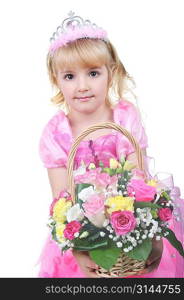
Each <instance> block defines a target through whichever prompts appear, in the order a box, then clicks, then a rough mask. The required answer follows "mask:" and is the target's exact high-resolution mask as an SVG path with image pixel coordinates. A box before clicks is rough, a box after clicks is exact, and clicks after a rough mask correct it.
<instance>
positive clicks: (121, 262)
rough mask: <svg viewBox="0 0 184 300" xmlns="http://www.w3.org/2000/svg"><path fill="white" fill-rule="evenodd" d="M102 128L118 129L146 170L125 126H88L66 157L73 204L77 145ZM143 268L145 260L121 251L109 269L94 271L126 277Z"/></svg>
mask: <svg viewBox="0 0 184 300" xmlns="http://www.w3.org/2000/svg"><path fill="white" fill-rule="evenodd" d="M104 128H111V129H114V130H116V131H119V132H120V133H122V134H123V135H125V136H126V137H127V138H128V140H129V141H130V143H131V144H132V145H133V147H134V149H135V153H136V156H137V162H138V167H139V169H140V170H141V171H143V172H144V173H145V176H146V172H145V169H144V160H143V155H142V152H141V149H140V147H139V144H138V142H137V141H136V140H135V138H134V137H133V136H132V135H131V134H130V133H129V131H127V130H126V129H125V128H123V127H121V126H119V125H117V124H115V123H112V122H106V123H101V124H97V125H94V126H91V127H89V128H88V129H86V130H85V131H83V132H82V133H81V134H80V135H79V136H78V137H77V138H76V140H75V142H74V144H73V145H72V148H71V150H70V153H69V157H68V164H67V178H68V187H69V191H70V193H71V195H72V201H73V204H75V185H74V179H73V168H74V157H75V154H76V151H77V147H78V145H79V144H80V142H81V141H82V140H83V138H85V137H86V136H87V135H88V134H90V133H91V132H94V131H96V130H99V129H104ZM144 268H145V261H138V260H135V259H131V258H129V257H128V256H127V255H126V254H125V253H124V252H123V251H122V252H121V254H120V256H119V257H118V259H117V262H116V264H115V265H114V266H113V267H112V268H111V269H110V270H108V271H107V270H105V269H103V268H102V267H100V266H99V269H98V270H96V273H97V274H98V276H99V277H127V276H133V275H138V274H140V273H143V272H144V271H143V270H144Z"/></svg>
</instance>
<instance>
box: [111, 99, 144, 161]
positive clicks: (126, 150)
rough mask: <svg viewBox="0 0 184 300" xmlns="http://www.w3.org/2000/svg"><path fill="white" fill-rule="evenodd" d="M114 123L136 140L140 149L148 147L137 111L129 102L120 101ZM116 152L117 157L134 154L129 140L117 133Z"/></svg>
mask: <svg viewBox="0 0 184 300" xmlns="http://www.w3.org/2000/svg"><path fill="white" fill-rule="evenodd" d="M115 121H116V123H118V124H119V125H121V126H122V127H124V128H126V129H127V130H128V131H129V132H130V133H131V134H132V135H133V136H134V137H135V139H136V140H137V142H138V143H139V145H140V147H141V148H147V147H148V139H147V136H146V133H145V130H144V127H143V125H142V122H141V117H140V113H139V111H138V109H137V108H136V107H135V106H134V105H133V104H132V103H130V102H128V101H126V100H121V101H120V102H119V103H118V105H117V107H116V109H115ZM117 152H118V153H119V155H121V154H122V155H129V154H131V153H133V152H135V149H134V147H133V146H132V144H131V143H130V142H129V140H128V139H127V138H126V137H125V136H123V135H122V134H119V133H118V143H117Z"/></svg>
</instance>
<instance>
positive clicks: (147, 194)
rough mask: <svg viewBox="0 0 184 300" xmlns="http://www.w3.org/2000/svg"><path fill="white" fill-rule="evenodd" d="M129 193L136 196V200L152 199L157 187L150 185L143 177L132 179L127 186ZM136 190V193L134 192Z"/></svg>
mask: <svg viewBox="0 0 184 300" xmlns="http://www.w3.org/2000/svg"><path fill="white" fill-rule="evenodd" d="M127 191H128V195H129V196H130V197H132V196H135V199H136V201H145V202H147V201H151V200H153V199H154V196H155V194H156V188H155V187H154V186H150V185H148V184H146V183H145V182H144V180H142V179H132V180H131V181H130V183H129V185H128V187H127ZM133 192H135V195H134V193H133Z"/></svg>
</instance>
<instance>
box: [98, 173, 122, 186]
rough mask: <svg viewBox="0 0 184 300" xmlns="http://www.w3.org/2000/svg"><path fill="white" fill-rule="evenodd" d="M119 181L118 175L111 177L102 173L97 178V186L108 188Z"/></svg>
mask: <svg viewBox="0 0 184 300" xmlns="http://www.w3.org/2000/svg"><path fill="white" fill-rule="evenodd" d="M117 181H118V178H117V176H116V175H115V176H110V175H109V174H107V173H100V174H98V175H97V177H96V182H95V184H96V185H101V186H104V187H106V186H107V185H113V184H114V183H116V182H117Z"/></svg>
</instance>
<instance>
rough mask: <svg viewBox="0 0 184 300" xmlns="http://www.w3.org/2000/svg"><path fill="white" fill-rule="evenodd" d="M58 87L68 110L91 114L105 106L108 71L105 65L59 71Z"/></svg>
mask: <svg viewBox="0 0 184 300" xmlns="http://www.w3.org/2000/svg"><path fill="white" fill-rule="evenodd" d="M57 82H58V87H59V89H60V90H61V92H62V93H63V96H64V98H65V101H66V103H67V104H68V105H69V107H70V109H72V110H75V111H78V112H85V113H92V112H93V111H95V110H96V109H98V107H99V106H105V105H106V104H105V103H106V102H105V99H106V97H107V92H108V70H107V68H106V66H105V65H102V66H100V67H99V66H98V67H93V68H87V67H81V66H77V67H72V68H70V69H64V70H59V71H58V74H57Z"/></svg>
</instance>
